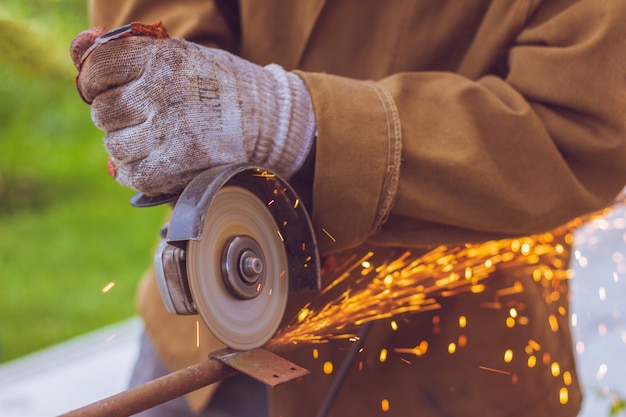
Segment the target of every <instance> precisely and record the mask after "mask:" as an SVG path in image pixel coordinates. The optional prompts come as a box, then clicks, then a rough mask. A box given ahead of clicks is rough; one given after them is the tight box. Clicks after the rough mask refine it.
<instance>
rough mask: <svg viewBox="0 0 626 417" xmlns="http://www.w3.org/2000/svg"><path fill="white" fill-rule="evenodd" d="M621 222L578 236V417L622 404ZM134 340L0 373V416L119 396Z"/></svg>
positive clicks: (75, 344)
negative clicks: (614, 401) (581, 394)
mask: <svg viewBox="0 0 626 417" xmlns="http://www.w3.org/2000/svg"><path fill="white" fill-rule="evenodd" d="M625 216H626V213H625V211H624V210H623V209H620V210H618V211H617V212H615V213H614V214H613V215H612V216H610V217H609V218H608V219H606V220H604V221H602V222H594V223H591V224H589V225H588V226H586V227H585V228H583V229H582V230H581V231H580V232H579V233H578V238H577V246H576V252H575V257H574V261H573V263H572V269H573V270H574V273H575V276H574V278H573V279H572V299H573V303H572V313H573V317H574V318H573V324H574V326H573V333H574V339H575V340H574V342H575V343H577V346H578V352H579V355H578V370H579V374H580V377H581V380H582V381H583V387H584V389H585V394H586V395H585V401H584V403H583V410H582V412H581V414H580V416H581V417H602V416H609V409H610V405H611V398H610V394H618V395H619V397H620V398H623V399H624V398H626V266H625V265H626V250H625V249H626V243H625V240H626V227H624V223H626V220H625V218H626V217H625ZM140 333H141V322H140V321H139V320H138V319H132V320H130V321H127V322H123V323H121V324H119V325H116V326H111V327H107V328H104V329H101V330H98V331H96V332H93V333H90V334H88V335H85V336H82V337H80V338H77V339H73V340H70V341H68V342H66V343H64V344H61V345H59V346H55V347H52V348H50V349H47V350H44V351H42V352H39V353H35V354H33V355H30V356H27V357H24V358H22V359H18V360H16V361H14V362H10V363H8V364H5V365H2V366H0V416H2V417H46V416H54V415H58V414H61V413H64V412H67V411H70V410H73V409H76V408H79V407H81V406H83V405H86V404H89V403H92V402H94V401H97V400H100V399H103V398H106V397H108V396H110V395H112V394H115V393H117V392H120V391H123V390H124V389H126V386H127V383H128V380H129V377H130V372H131V371H132V366H133V363H134V361H135V358H136V355H137V353H138V348H139V346H138V342H139V335H140ZM625 415H626V413H624V412H622V413H621V414H619V416H625Z"/></svg>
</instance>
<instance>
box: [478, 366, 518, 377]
mask: <svg viewBox="0 0 626 417" xmlns="http://www.w3.org/2000/svg"><path fill="white" fill-rule="evenodd" d="M478 367H479V368H480V369H482V370H483V371H489V372H495V373H496V374H503V375H511V373H510V372H508V371H503V370H502V369H496V368H490V367H488V366H482V365H479V366H478Z"/></svg>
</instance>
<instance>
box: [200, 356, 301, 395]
mask: <svg viewBox="0 0 626 417" xmlns="http://www.w3.org/2000/svg"><path fill="white" fill-rule="evenodd" d="M211 357H213V358H215V359H217V360H219V361H220V362H222V363H224V364H226V365H228V366H230V367H231V368H234V369H236V370H238V371H239V372H243V373H244V374H246V375H248V376H250V377H252V378H254V379H256V380H257V381H261V382H263V383H265V384H267V385H270V386H272V387H274V386H276V385H279V384H282V383H284V382H288V381H291V380H294V379H297V378H301V377H303V376H305V375H308V374H309V371H308V370H306V369H304V368H302V367H300V366H298V365H296V364H295V363H293V362H290V361H288V360H287V359H285V358H282V357H280V356H278V355H276V354H274V353H272V352H269V351H267V350H265V349H260V348H258V349H252V350H248V351H246V352H237V351H234V350H232V349H222V350H218V351H216V352H213V353H211Z"/></svg>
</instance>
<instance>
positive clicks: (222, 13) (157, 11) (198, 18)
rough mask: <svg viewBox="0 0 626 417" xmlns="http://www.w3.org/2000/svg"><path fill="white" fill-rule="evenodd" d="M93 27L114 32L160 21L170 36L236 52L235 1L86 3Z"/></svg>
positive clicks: (120, 0)
mask: <svg viewBox="0 0 626 417" xmlns="http://www.w3.org/2000/svg"><path fill="white" fill-rule="evenodd" d="M89 16H90V19H91V23H92V25H93V26H104V27H106V28H108V29H114V28H117V27H120V26H123V25H125V24H128V23H130V22H134V21H142V22H144V23H154V22H157V21H162V22H163V24H164V25H165V27H166V28H167V30H168V32H169V33H170V35H171V36H176V37H182V38H185V39H187V40H189V41H192V42H196V43H199V44H202V45H205V46H211V47H214V48H221V49H225V50H227V51H230V52H233V53H237V48H238V45H239V39H238V37H239V30H238V27H239V23H238V21H237V11H236V2H224V1H222V2H219V1H210V0H180V1H175V2H173V1H167V0H89Z"/></svg>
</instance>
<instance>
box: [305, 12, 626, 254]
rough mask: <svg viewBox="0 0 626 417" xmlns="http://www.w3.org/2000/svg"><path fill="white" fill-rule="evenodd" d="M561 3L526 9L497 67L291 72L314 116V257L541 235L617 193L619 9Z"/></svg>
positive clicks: (624, 101)
mask: <svg viewBox="0 0 626 417" xmlns="http://www.w3.org/2000/svg"><path fill="white" fill-rule="evenodd" d="M555 3H559V2H544V4H552V5H554V4H555ZM563 3H569V5H568V6H567V7H561V8H556V9H555V8H552V9H550V8H548V7H545V8H539V9H538V10H535V11H534V13H532V14H531V15H530V17H529V18H528V20H527V21H526V23H525V24H524V25H523V27H522V29H521V30H520V31H519V33H517V34H516V35H515V37H514V39H513V42H511V44H510V45H508V46H507V50H506V51H505V52H506V54H505V56H506V64H505V67H506V69H505V70H504V71H502V73H497V72H495V71H493V70H489V71H485V72H484V73H482V74H479V75H478V76H476V77H474V78H472V77H468V76H465V75H463V74H461V73H450V72H406V73H400V74H394V75H392V76H389V77H387V78H384V79H381V80H378V81H376V82H371V81H355V80H352V79H346V78H342V77H335V76H331V75H328V74H319V73H306V72H301V73H299V74H300V75H301V76H302V78H303V79H304V80H305V82H306V84H307V86H308V87H309V90H310V92H311V95H312V98H313V103H314V108H315V112H316V118H317V122H318V139H317V148H316V152H317V154H316V168H315V169H316V170H315V180H314V191H313V192H314V195H313V221H314V224H315V226H316V227H317V228H318V236H319V246H320V250H321V252H322V253H329V252H334V251H338V250H342V249H346V248H349V247H352V246H355V245H358V244H361V243H363V242H364V241H366V240H368V239H369V240H371V241H373V242H375V243H379V244H385V245H404V246H421V245H435V244H451V243H467V242H476V241H484V240H489V239H496V238H503V237H511V236H518V235H527V234H532V233H536V232H543V231H546V230H550V229H551V228H554V227H556V226H559V225H561V224H564V223H565V222H567V221H569V220H571V219H573V218H575V217H577V216H580V215H583V214H585V213H588V212H591V211H595V210H597V209H600V208H602V207H604V206H606V205H607V204H608V203H609V202H610V201H611V200H612V199H613V198H614V197H615V196H616V195H617V193H618V192H619V191H620V190H621V189H622V187H623V186H624V183H625V182H626V126H625V120H626V119H625V117H624V112H625V109H626V94H625V93H626V91H625V89H624V83H625V76H626V53H624V51H626V42H625V39H626V25H624V24H623V22H622V20H623V16H624V13H625V12H626V10H625V9H624V3H622V2H613V1H606V2H595V1H588V2H585V1H582V2H560V4H563ZM322 228H323V230H322Z"/></svg>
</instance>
